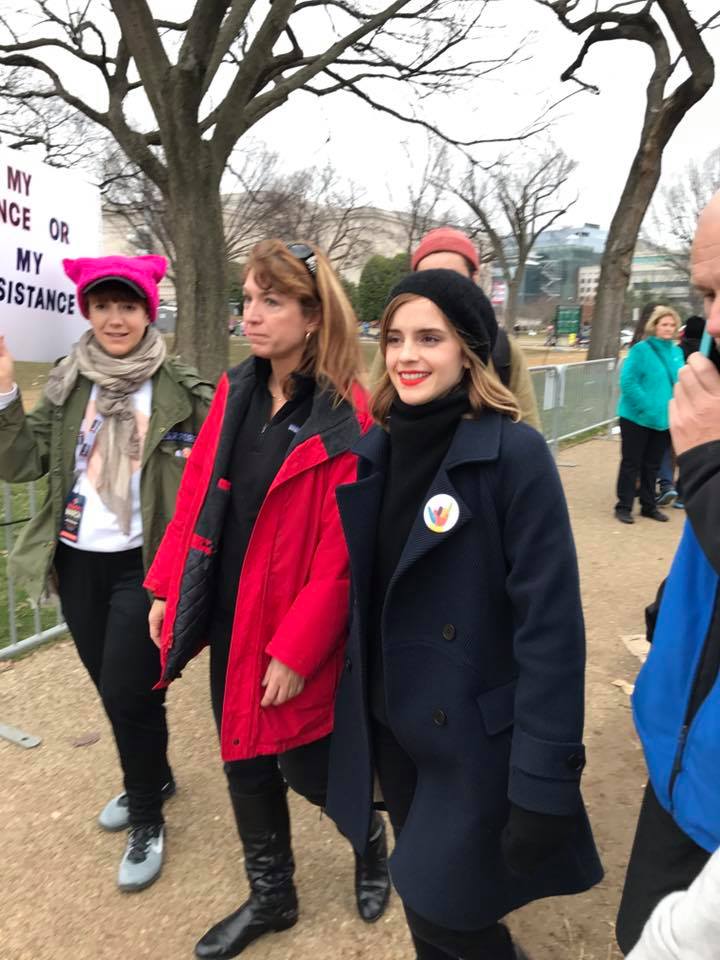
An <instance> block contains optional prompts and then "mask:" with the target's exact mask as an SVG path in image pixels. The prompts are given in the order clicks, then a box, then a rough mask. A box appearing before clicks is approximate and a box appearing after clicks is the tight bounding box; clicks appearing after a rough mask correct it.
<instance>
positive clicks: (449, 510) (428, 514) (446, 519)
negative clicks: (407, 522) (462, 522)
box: [423, 493, 460, 533]
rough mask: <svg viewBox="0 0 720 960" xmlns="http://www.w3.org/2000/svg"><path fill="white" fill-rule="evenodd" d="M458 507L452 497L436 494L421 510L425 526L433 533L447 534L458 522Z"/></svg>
mask: <svg viewBox="0 0 720 960" xmlns="http://www.w3.org/2000/svg"><path fill="white" fill-rule="evenodd" d="M459 516H460V507H459V506H458V502H457V500H456V499H455V498H454V497H450V496H448V495H447V494H446V493H438V494H437V495H436V496H434V497H431V498H430V499H429V500H428V502H427V503H426V504H425V508H424V509H423V519H424V520H425V526H426V527H427V528H428V530H432V532H433V533H447V532H448V530H452V528H453V527H454V526H455V524H456V523H457V522H458V517H459Z"/></svg>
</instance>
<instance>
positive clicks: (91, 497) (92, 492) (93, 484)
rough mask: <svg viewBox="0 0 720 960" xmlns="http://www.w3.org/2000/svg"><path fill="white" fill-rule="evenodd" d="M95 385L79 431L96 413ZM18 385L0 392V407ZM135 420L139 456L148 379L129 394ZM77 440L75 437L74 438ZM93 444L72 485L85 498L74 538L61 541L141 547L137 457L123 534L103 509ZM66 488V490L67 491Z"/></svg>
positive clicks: (93, 547) (103, 549) (148, 405)
mask: <svg viewBox="0 0 720 960" xmlns="http://www.w3.org/2000/svg"><path fill="white" fill-rule="evenodd" d="M97 392H98V388H97V386H96V385H95V384H93V388H92V391H91V393H90V398H89V400H88V405H87V407H86V408H85V414H84V416H83V420H82V424H81V425H80V433H81V434H82V435H83V436H84V435H85V434H87V432H88V430H89V429H90V426H91V425H92V423H93V421H94V420H95V417H96V415H97V408H96V399H97ZM17 394H18V388H17V386H14V387H13V389H12V390H11V391H10V392H9V393H0V410H3V409H4V408H5V407H8V406H9V405H10V404H11V403H12V402H13V400H14V399H15V398H16V397H17ZM133 406H134V408H135V419H136V422H137V428H138V433H139V435H140V456H141V457H142V448H143V446H144V443H145V436H146V434H147V429H148V424H149V422H150V413H151V410H152V381H151V380H146V381H145V383H143V384H142V386H141V387H140V388H139V389H138V390H137V391H136V392H135V394H134V395H133ZM78 439H79V438H78ZM97 447H98V445H97V444H94V445H93V449H92V452H91V454H90V457H89V459H88V462H87V468H86V469H84V470H81V472H80V473H79V474H78V477H77V480H76V481H75V485H74V487H73V492H74V493H79V494H82V496H84V497H85V506H84V509H83V514H82V519H81V521H80V528H79V530H78V538H77V541H70V540H63V543H64V544H66V545H67V546H68V547H75V548H76V549H77V550H89V551H91V552H95V553H119V552H120V551H122V550H132V549H133V548H134V547H141V546H142V542H143V529H142V514H141V512H140V463H141V461H140V460H136V461H135V462H134V464H133V474H132V478H131V481H130V495H131V498H132V517H131V521H130V532H129V534H127V535H126V534H124V533H123V532H122V530H121V529H120V527H119V526H118V522H117V518H116V517H115V515H114V514H113V513H110V511H109V510H108V509H107V507H106V506H105V504H104V503H103V502H102V500H101V499H100V494H99V493H98V492H97V482H98V479H99V477H100V472H101V468H102V459H101V457H100V454H99V452H98V449H97ZM69 492H70V491H68V493H69Z"/></svg>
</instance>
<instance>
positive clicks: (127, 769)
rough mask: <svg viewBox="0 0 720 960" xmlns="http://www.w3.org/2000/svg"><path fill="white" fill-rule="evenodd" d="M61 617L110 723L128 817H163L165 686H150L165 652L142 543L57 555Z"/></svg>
mask: <svg viewBox="0 0 720 960" xmlns="http://www.w3.org/2000/svg"><path fill="white" fill-rule="evenodd" d="M55 569H56V572H57V577H58V587H59V592H60V602H61V604H62V611H63V616H64V617H65V621H66V623H67V625H68V627H69V629H70V633H71V634H72V638H73V640H74V641H75V646H76V648H77V652H78V653H79V655H80V659H81V660H82V662H83V664H84V666H85V668H86V670H87V672H88V673H89V674H90V678H91V680H92V682H93V683H94V684H95V686H96V687H97V690H98V692H99V694H100V699H101V700H102V703H103V706H104V708H105V712H106V713H107V715H108V719H109V720H110V723H111V725H112V729H113V734H114V735H115V744H116V746H117V750H118V754H119V756H120V765H121V766H122V771H123V777H124V781H125V792H126V793H127V795H128V809H129V814H130V823H131V824H132V825H133V826H140V825H142V824H150V823H162V819H163V817H162V795H161V790H162V786H163V784H165V783H167V781H168V780H169V779H170V778H171V776H172V774H171V772H170V767H169V766H168V761H167V744H168V731H167V722H166V718H165V691H164V690H153V689H152V688H153V685H154V684H155V683H157V681H158V678H159V676H160V655H159V653H158V649H157V647H156V646H155V644H154V643H153V642H152V640H151V639H150V634H149V632H148V620H147V618H148V611H149V609H150V601H149V598H148V595H147V593H146V591H145V589H144V588H143V585H142V584H143V578H144V576H145V574H144V570H143V563H142V550H141V549H140V548H138V549H136V550H126V551H124V552H121V553H92V552H90V551H86V550H76V549H75V548H74V547H67V546H65V545H64V544H62V543H59V544H58V548H57V552H56V554H55Z"/></svg>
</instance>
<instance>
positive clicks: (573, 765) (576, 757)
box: [566, 752, 585, 773]
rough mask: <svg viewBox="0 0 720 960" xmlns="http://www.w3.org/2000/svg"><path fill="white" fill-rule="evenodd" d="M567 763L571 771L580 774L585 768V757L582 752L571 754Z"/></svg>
mask: <svg viewBox="0 0 720 960" xmlns="http://www.w3.org/2000/svg"><path fill="white" fill-rule="evenodd" d="M566 762H567V765H568V766H569V767H570V769H571V770H575V771H576V772H577V773H579V772H580V771H581V770H582V769H583V767H584V766H585V755H584V754H583V753H580V752H577V753H571V754H570V756H569V757H568V758H567V761H566Z"/></svg>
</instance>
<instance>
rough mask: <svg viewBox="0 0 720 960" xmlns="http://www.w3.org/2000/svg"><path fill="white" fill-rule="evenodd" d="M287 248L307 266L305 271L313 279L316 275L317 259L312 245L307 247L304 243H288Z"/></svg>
mask: <svg viewBox="0 0 720 960" xmlns="http://www.w3.org/2000/svg"><path fill="white" fill-rule="evenodd" d="M287 248H288V250H289V251H290V253H291V254H292V255H293V256H294V257H296V258H297V259H298V260H302V262H303V263H304V264H305V266H306V268H307V272H308V273H309V274H310V276H311V277H312V278H313V280H314V279H315V276H316V275H317V260H316V259H315V252H314V251H313V249H312V247H309V246H308V245H307V244H306V243H288V244H287Z"/></svg>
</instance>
